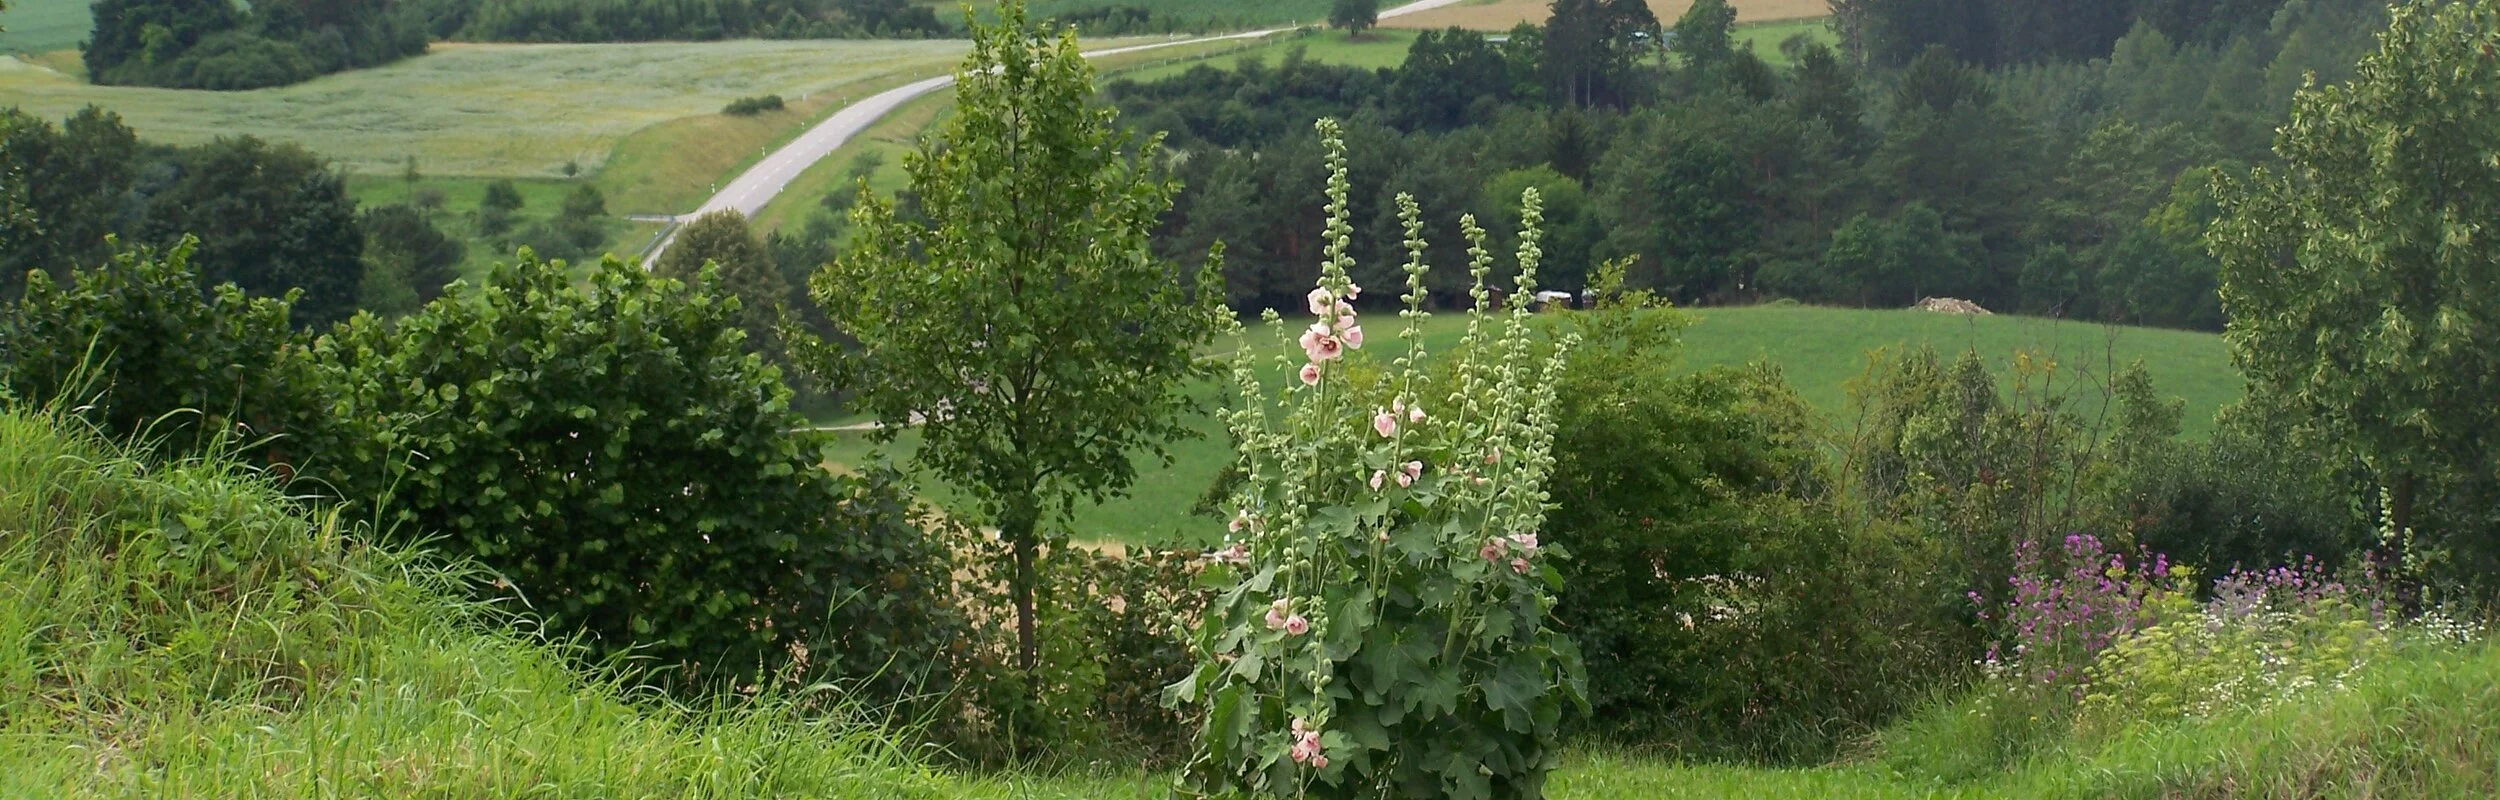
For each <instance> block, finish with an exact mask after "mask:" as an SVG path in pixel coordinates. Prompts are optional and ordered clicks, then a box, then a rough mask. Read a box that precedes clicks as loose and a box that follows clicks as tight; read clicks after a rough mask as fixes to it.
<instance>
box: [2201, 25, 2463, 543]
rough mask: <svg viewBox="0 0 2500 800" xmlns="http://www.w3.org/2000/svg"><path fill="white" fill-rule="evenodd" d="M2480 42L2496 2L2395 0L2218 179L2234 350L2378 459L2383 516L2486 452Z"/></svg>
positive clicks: (2256, 385) (2347, 443) (2257, 377)
mask: <svg viewBox="0 0 2500 800" xmlns="http://www.w3.org/2000/svg"><path fill="white" fill-rule="evenodd" d="M2496 51H2500V2H2494V0H2474V1H2473V2H2459V3H2448V4H2437V5H2434V4H2428V3H2414V4H2407V5H2404V6H2400V7H2398V8H2397V9H2396V11H2395V13H2394V19H2393V22H2392V24H2391V25H2390V27H2389V29H2388V31H2387V32H2386V33H2385V34H2384V35H2383V36H2382V37H2381V38H2380V41H2379V46H2378V49H2377V51H2376V52H2374V53H2371V54H2369V55H2368V56H2365V57H2364V58H2363V59H2362V60H2361V63H2360V65H2359V67H2358V69H2357V70H2356V72H2355V73H2354V78H2353V81H2352V82H2351V83H2350V84H2348V85H2337V86H2323V87H2321V86H2314V85H2313V86H2312V87H2311V88H2309V89H2306V90H2303V91H2302V92H2301V93H2300V94H2299V96H2298V97H2297V99H2296V100H2294V104H2293V111H2292V122H2291V124H2290V125H2288V126H2286V127H2284V128H2283V129H2282V132H2281V134H2280V135H2279V136H2278V138H2277V139H2276V141H2275V152H2276V153H2277V154H2278V155H2280V156H2281V157H2282V159H2283V161H2284V166H2283V167H2282V168H2280V169H2258V170H2256V171H2255V172H2254V173H2253V174H2251V175H2250V176H2249V177H2248V178H2247V179H2245V180H2234V179H2231V178H2229V177H2227V176H2226V177H2223V178H2220V179H2219V186H2218V188H2217V191H2216V193H2215V194H2216V196H2217V197H2218V198H2219V200H2220V204H2221V209H2222V214H2221V218H2220V219H2219V220H2217V221H2216V222H2215V223H2214V225H2213V227H2212V228H2211V229H2210V230H2209V232H2208V238H2207V243H2208V244H2209V245H2210V246H2211V247H2212V249H2213V252H2214V255H2215V256H2216V257H2217V258H2218V259H2219V260H2220V261H2221V279H2222V303H2223V307H2224V309H2225V310H2226V311H2227V312H2228V314H2229V315H2230V322H2229V326H2228V329H2227V331H2226V333H2225V338H2226V339H2228V341H2229V342H2230V344H2231V352H2232V357H2233V360H2234V361H2235V362H2237V363H2238V364H2239V367H2240V369H2241V370H2242V371H2244V372H2245V373H2247V375H2248V377H2249V379H2250V381H2251V383H2252V384H2253V385H2252V387H2251V389H2252V391H2254V392H2259V393H2263V394H2266V395H2270V396H2274V397H2277V398H2281V399H2283V400H2285V401H2286V402H2288V403H2289V404H2290V405H2292V406H2293V407H2294V408H2297V409H2299V410H2300V411H2302V412H2304V413H2305V414H2306V415H2307V417H2308V418H2309V420H2310V422H2311V424H2313V425H2314V426H2316V428H2317V429H2318V430H2319V432H2320V433H2322V434H2323V436H2322V439H2323V440H2324V441H2327V442H2332V443H2336V444H2337V445H2338V446H2340V447H2342V448H2344V449H2346V450H2347V452H2349V453H2351V454H2352V455H2354V456H2356V457H2358V458H2359V460H2360V461H2361V462H2362V463H2364V464H2366V465H2367V466H2368V468H2369V469H2370V470H2371V471H2372V472H2374V473H2376V475H2377V479H2378V480H2379V482H2380V483H2381V485H2383V486H2385V487H2386V489H2387V492H2388V495H2389V498H2388V503H2387V506H2386V508H2385V509H2384V510H2385V511H2386V513H2387V517H2388V519H2389V521H2390V523H2391V524H2392V525H2393V526H2394V527H2396V528H2397V529H2399V530H2402V529H2406V528H2409V527H2413V526H2416V525H2417V524H2418V523H2420V522H2421V521H2422V514H2421V513H2420V511H2421V509H2420V508H2419V500H2420V498H2423V497H2426V496H2428V494H2429V491H2432V490H2436V489H2438V488H2439V487H2441V486H2443V485H2448V484H2453V483H2454V482H2457V481H2461V480H2472V479H2479V480H2489V479H2491V478H2492V477H2494V472H2493V469H2494V465H2495V461H2496V460H2500V459H2496V456H2500V439H2496V438H2495V433H2494V432H2495V431H2500V402H2495V401H2494V398H2500V302H2495V300H2494V298H2500V237H2495V235H2494V231H2493V230H2492V227H2493V220H2500V56H2495V52H2496ZM2425 533H2432V534H2434V535H2436V534H2438V533H2443V532H2436V531H2425ZM2459 544H2471V545H2472V546H2473V548H2472V549H2476V550H2481V551H2483V552H2485V553H2486V554H2488V553H2489V552H2490V551H2491V550H2492V549H2494V548H2493V545H2494V544H2495V543H2493V542H2471V543H2459Z"/></svg>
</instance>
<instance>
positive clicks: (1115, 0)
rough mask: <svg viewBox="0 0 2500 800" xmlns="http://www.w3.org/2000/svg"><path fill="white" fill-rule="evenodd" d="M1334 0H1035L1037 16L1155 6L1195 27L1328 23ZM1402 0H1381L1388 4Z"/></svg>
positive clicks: (1160, 11)
mask: <svg viewBox="0 0 2500 800" xmlns="http://www.w3.org/2000/svg"><path fill="white" fill-rule="evenodd" d="M1330 2H1331V0H1255V2H1243V0H1142V1H1141V0H1032V2H1031V4H1030V9H1031V13H1032V15H1033V16H1034V17H1035V18H1037V19H1038V18H1045V17H1055V16H1059V15H1063V14H1069V13H1075V12H1081V11H1086V10H1090V9H1099V8H1108V7H1118V6H1143V7H1146V8H1151V9H1154V10H1155V11H1156V12H1158V13H1161V14H1163V15H1164V16H1165V17H1167V18H1169V19H1173V20H1176V21H1179V22H1181V23H1182V24H1183V25H1184V26H1186V27H1188V28H1189V29H1192V30H1221V29H1228V28H1253V27H1258V26H1261V25H1279V24H1290V23H1297V22H1298V23H1306V24H1314V25H1325V24H1327V22H1328V7H1329V5H1330ZM1400 2H1401V0H1381V7H1382V8H1388V7H1390V6H1395V5H1397V4H1399V3H1400Z"/></svg>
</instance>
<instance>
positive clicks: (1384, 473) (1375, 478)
mask: <svg viewBox="0 0 2500 800" xmlns="http://www.w3.org/2000/svg"><path fill="white" fill-rule="evenodd" d="M1387 477H1389V472H1388V470H1378V469H1376V470H1372V491H1375V492H1377V491H1380V481H1381V479H1382V478H1387Z"/></svg>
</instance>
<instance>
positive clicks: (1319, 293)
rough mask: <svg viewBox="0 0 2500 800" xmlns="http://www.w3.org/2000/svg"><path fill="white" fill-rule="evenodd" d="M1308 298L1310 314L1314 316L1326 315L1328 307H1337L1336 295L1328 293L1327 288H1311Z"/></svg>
mask: <svg viewBox="0 0 2500 800" xmlns="http://www.w3.org/2000/svg"><path fill="white" fill-rule="evenodd" d="M1310 299H1311V315H1312V316H1315V317H1324V316H1327V315H1328V310H1329V309H1331V308H1335V307H1337V298H1336V296H1335V295H1331V294H1329V293H1328V290H1327V289H1312V290H1311V298H1310Z"/></svg>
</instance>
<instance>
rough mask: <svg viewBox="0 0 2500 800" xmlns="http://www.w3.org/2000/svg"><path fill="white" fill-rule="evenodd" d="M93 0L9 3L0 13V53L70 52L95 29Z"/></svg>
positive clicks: (39, 0) (23, 0) (19, 0)
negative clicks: (90, 8)
mask: <svg viewBox="0 0 2500 800" xmlns="http://www.w3.org/2000/svg"><path fill="white" fill-rule="evenodd" d="M92 5H94V2H93V0H11V1H10V3H9V9H8V10H7V11H0V28H7V29H8V30H7V31H0V53H28V54H33V53H49V52H52V51H55V50H70V49H74V48H76V47H78V43H79V42H83V41H86V39H87V34H88V33H90V32H92V31H94V30H95V17H94V15H93V14H91V13H89V11H88V9H89V7H90V6H92Z"/></svg>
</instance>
